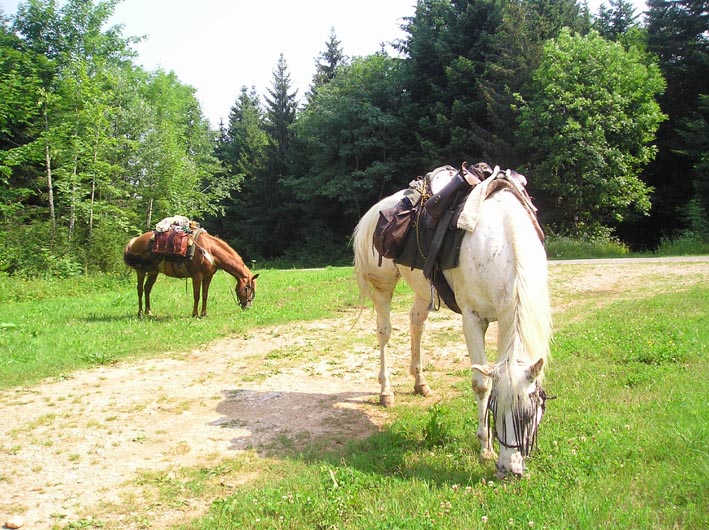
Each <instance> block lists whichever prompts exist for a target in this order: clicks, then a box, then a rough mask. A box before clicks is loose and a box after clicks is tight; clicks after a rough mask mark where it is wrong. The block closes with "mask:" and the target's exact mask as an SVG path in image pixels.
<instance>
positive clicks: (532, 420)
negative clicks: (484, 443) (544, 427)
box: [487, 384, 554, 457]
mask: <svg viewBox="0 0 709 530" xmlns="http://www.w3.org/2000/svg"><path fill="white" fill-rule="evenodd" d="M547 399H554V398H553V397H547V394H546V392H545V391H544V389H543V388H542V387H540V386H539V385H538V384H537V385H535V388H534V391H533V392H531V393H530V394H529V400H528V404H526V405H525V406H523V407H513V409H512V431H513V433H514V440H515V441H516V442H517V443H510V441H509V440H508V439H507V415H505V416H504V417H503V418H502V425H501V426H500V427H501V429H502V437H501V436H500V434H499V429H497V426H493V424H492V419H491V417H490V416H491V415H490V414H489V412H492V416H495V415H496V414H495V412H496V409H497V399H496V396H495V394H494V392H493V393H492V394H490V398H489V400H488V402H487V408H488V414H487V429H488V435H489V433H490V431H491V430H494V433H495V438H496V439H497V441H498V442H500V445H501V446H503V447H506V448H508V449H516V450H517V451H519V452H520V453H521V454H522V456H523V457H527V456H529V454H530V453H531V452H532V449H534V446H535V445H536V443H537V428H538V427H539V424H540V423H541V421H542V418H541V417H540V418H539V421H538V422H537V421H536V418H537V411H538V409H539V408H541V411H542V417H543V416H544V412H545V411H546V401H547ZM530 427H531V428H530Z"/></svg>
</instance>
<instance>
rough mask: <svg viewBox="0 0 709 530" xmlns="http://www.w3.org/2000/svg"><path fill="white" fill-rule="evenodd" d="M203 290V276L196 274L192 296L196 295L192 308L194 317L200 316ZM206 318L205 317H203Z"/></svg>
mask: <svg viewBox="0 0 709 530" xmlns="http://www.w3.org/2000/svg"><path fill="white" fill-rule="evenodd" d="M201 289H202V275H201V274H195V275H194V276H192V294H193V295H194V305H193V306H192V316H193V317H198V316H199V293H200V291H201ZM202 316H204V315H202Z"/></svg>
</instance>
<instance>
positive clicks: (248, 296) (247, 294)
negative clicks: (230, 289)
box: [236, 281, 255, 306]
mask: <svg viewBox="0 0 709 530" xmlns="http://www.w3.org/2000/svg"><path fill="white" fill-rule="evenodd" d="M236 293H237V295H241V296H242V297H243V299H244V302H243V303H242V302H241V300H240V301H239V304H240V305H242V306H243V305H245V304H248V303H249V302H253V300H254V294H255V289H254V284H253V281H250V282H246V283H245V284H244V286H243V287H241V288H237V290H236Z"/></svg>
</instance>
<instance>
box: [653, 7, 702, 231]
mask: <svg viewBox="0 0 709 530" xmlns="http://www.w3.org/2000/svg"><path fill="white" fill-rule="evenodd" d="M647 4H648V11H647V12H646V21H647V24H646V26H647V46H648V51H650V52H651V53H654V54H655V55H656V56H657V57H658V60H659V65H660V69H661V71H662V73H663V75H664V77H665V79H666V80H667V91H666V92H665V93H664V95H663V96H662V97H661V98H660V100H659V101H660V105H661V107H662V110H663V112H665V113H666V114H667V115H668V120H667V121H666V122H665V123H663V124H662V126H661V127H660V130H659V131H658V135H657V136H658V141H657V144H658V149H659V151H658V156H657V159H656V160H655V162H654V163H653V164H652V165H651V166H650V167H648V170H647V171H646V173H645V179H646V181H647V182H648V184H650V185H652V186H653V187H655V189H656V192H655V197H656V200H655V201H654V210H653V217H652V219H651V221H650V222H649V223H646V224H644V225H642V226H641V227H640V228H639V229H640V230H642V231H643V233H644V234H649V235H650V236H651V237H652V240H651V243H657V242H659V240H660V238H661V237H662V236H665V237H671V236H672V235H673V234H676V233H677V232H678V231H680V230H682V229H685V228H688V227H689V225H688V223H687V217H688V216H687V215H685V211H686V208H687V205H688V204H689V203H690V202H691V201H692V200H693V199H700V197H698V196H697V195H696V193H697V184H696V183H697V182H698V181H701V180H703V179H705V178H706V177H705V176H703V175H702V173H701V172H700V170H699V169H698V168H701V167H702V166H701V165H697V162H698V161H699V160H700V159H701V157H702V151H701V150H697V144H693V145H687V144H686V137H683V133H682V131H683V130H684V129H685V127H686V124H687V123H688V122H691V121H694V120H695V115H696V112H697V109H699V108H700V106H701V104H700V99H701V98H702V97H703V96H706V95H707V79H709V33H708V28H709V1H707V0H648V3H647ZM699 189H702V186H701V184H700V185H699ZM695 202H696V201H695ZM704 215H705V216H706V215H707V212H706V211H705V212H704ZM704 219H705V221H707V219H708V218H707V217H705V218H704ZM646 237H647V236H646Z"/></svg>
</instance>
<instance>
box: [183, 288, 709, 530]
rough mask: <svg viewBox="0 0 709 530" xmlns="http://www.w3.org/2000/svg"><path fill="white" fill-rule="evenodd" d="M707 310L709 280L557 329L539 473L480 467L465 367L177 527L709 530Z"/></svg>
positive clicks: (264, 469) (273, 463) (533, 467)
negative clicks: (349, 438)
mask: <svg viewBox="0 0 709 530" xmlns="http://www.w3.org/2000/svg"><path fill="white" fill-rule="evenodd" d="M708 310H709V288H707V287H695V288H692V289H691V290H689V291H687V292H682V293H680V294H679V295H677V294H663V295H659V296H653V297H650V298H645V299H640V300H635V301H630V302H617V303H614V304H612V305H610V306H608V307H605V308H604V309H602V310H598V311H595V312H591V313H589V314H587V315H585V316H584V317H583V318H582V319H580V320H577V321H575V322H574V323H572V324H569V325H567V326H566V327H564V328H563V329H560V330H558V331H557V335H556V339H555V342H554V345H553V354H554V361H553V364H552V367H551V370H550V372H549V376H548V379H547V390H548V392H549V393H550V394H553V395H556V396H557V399H556V400H554V401H551V402H549V407H548V412H547V416H546V419H545V421H544V423H543V424H542V426H541V428H540V438H539V447H538V448H537V450H536V451H535V453H534V454H533V457H532V458H531V459H530V460H529V462H528V473H529V477H528V479H522V480H505V481H496V480H494V479H493V477H494V472H495V469H494V465H493V464H490V463H485V464H481V463H480V462H479V461H478V458H477V453H478V450H479V444H478V442H477V440H476V439H475V426H474V424H473V420H472V416H473V414H474V409H475V402H474V399H473V396H472V393H471V392H470V390H469V388H468V387H469V384H468V381H469V377H468V375H467V374H466V375H465V377H461V380H460V384H459V385H458V388H459V396H458V397H455V398H453V399H451V400H449V401H446V402H442V403H438V404H437V405H435V406H433V407H431V408H430V409H429V410H428V411H421V410H420V406H417V405H408V406H407V405H406V404H404V405H399V406H398V407H397V410H396V414H397V417H398V419H397V420H396V421H395V422H394V423H393V424H392V425H391V426H389V427H387V428H386V429H384V430H383V431H382V432H381V433H379V434H376V435H374V436H372V437H370V438H368V439H366V440H364V441H361V442H356V443H352V444H351V445H349V446H348V447H347V448H346V449H345V450H343V451H339V452H336V453H320V452H317V451H314V450H310V451H305V452H302V453H298V454H290V455H284V456H282V457H281V458H273V459H267V460H262V461H261V462H260V463H259V467H258V469H259V472H260V478H259V479H257V480H255V481H253V482H251V483H248V484H247V485H244V486H241V487H239V488H238V489H237V490H236V491H234V493H233V494H232V495H230V496H228V497H225V498H222V499H219V500H217V501H215V502H214V503H213V505H212V508H211V510H210V512H209V514H208V515H207V516H206V517H204V518H202V519H199V520H196V521H194V522H192V523H190V524H186V525H182V526H179V527H178V528H180V529H182V530H188V529H189V530H214V529H230V528H253V529H258V528H264V529H266V528H268V529H301V528H308V529H310V528H314V529H320V528H322V529H326V528H328V529H329V528H332V529H334V528H340V529H343V528H347V529H427V528H431V529H433V528H436V529H451V530H452V529H460V528H466V529H468V528H548V529H569V528H578V529H596V528H615V529H647V528H653V529H665V528H667V529H670V528H683V529H697V530H699V529H704V528H707V526H708V525H709V512H708V511H707V505H709V453H708V452H707V451H708V450H707V447H709V406H708V405H709V402H708V401H707V399H708V397H707V396H709V362H707V361H708V359H707V345H709V317H708ZM243 458H244V459H252V457H251V456H250V455H246V456H244V457H243ZM245 461H246V460H245Z"/></svg>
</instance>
